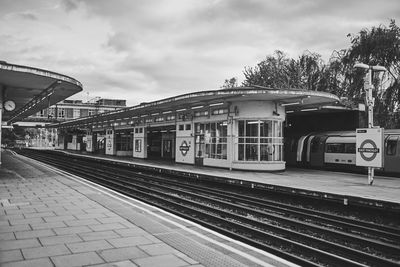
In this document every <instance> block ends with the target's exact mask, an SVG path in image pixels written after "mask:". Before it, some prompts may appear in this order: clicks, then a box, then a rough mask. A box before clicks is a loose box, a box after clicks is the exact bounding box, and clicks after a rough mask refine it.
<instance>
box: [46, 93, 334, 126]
mask: <svg viewBox="0 0 400 267" xmlns="http://www.w3.org/2000/svg"><path fill="white" fill-rule="evenodd" d="M254 100H258V101H260V100H261V101H274V102H276V103H279V104H281V105H282V106H288V107H287V109H288V108H289V107H290V108H292V109H293V106H296V108H318V107H320V106H321V105H326V104H332V103H336V102H339V101H340V99H339V98H338V97H337V96H335V95H333V94H330V93H325V92H317V91H308V90H298V89H271V88H265V87H259V86H252V87H237V88H229V89H221V90H210V91H200V92H195V93H188V94H183V95H179V96H175V97H170V98H166V99H162V100H158V101H153V102H148V103H141V104H140V105H137V106H133V107H128V108H124V109H120V110H117V111H112V112H107V113H101V114H98V115H94V116H90V117H84V118H79V119H76V120H71V121H66V122H62V123H60V124H57V125H52V126H53V127H61V128H73V127H80V126H89V125H91V124H94V123H99V122H111V121H116V120H118V121H121V120H123V121H126V122H127V124H133V123H134V122H133V120H132V118H139V117H145V116H156V115H160V114H163V113H164V114H169V113H173V112H181V111H184V112H187V111H190V110H193V109H196V110H197V109H198V108H201V107H204V108H207V107H209V106H215V105H219V104H223V103H224V104H227V103H229V102H237V101H254ZM155 113H157V114H155Z"/></svg>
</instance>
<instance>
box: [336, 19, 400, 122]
mask: <svg viewBox="0 0 400 267" xmlns="http://www.w3.org/2000/svg"><path fill="white" fill-rule="evenodd" d="M348 36H349V37H350V40H351V47H350V48H349V49H347V50H346V52H345V54H344V56H343V57H342V63H343V65H344V75H345V79H344V85H346V86H348V89H347V91H346V92H345V94H346V95H347V96H348V97H349V98H354V99H362V98H363V97H365V92H364V90H363V84H364V82H363V77H364V71H363V70H357V71H356V70H354V68H353V66H354V64H355V63H357V62H362V63H365V64H368V65H380V66H384V67H385V68H386V69H387V70H388V71H387V72H386V73H382V74H375V75H374V78H373V83H374V85H375V88H378V90H375V92H374V96H375V108H374V111H375V120H376V121H377V124H379V125H380V126H382V127H385V128H398V127H400V119H399V101H400V83H399V75H400V61H399V60H400V28H399V27H398V26H397V25H396V23H395V20H391V21H390V24H389V27H386V26H383V25H380V26H379V27H372V28H371V29H370V30H368V29H363V30H361V31H360V32H359V33H358V34H357V35H355V36H353V35H348Z"/></svg>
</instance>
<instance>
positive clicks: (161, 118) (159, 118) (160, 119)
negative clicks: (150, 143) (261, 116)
mask: <svg viewBox="0 0 400 267" xmlns="http://www.w3.org/2000/svg"><path fill="white" fill-rule="evenodd" d="M155 121H156V122H161V121H164V117H157V118H156V119H155Z"/></svg>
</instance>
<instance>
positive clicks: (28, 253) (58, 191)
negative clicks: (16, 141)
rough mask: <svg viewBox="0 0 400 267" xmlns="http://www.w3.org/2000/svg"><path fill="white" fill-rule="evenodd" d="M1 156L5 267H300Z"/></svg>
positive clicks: (0, 248) (0, 235) (0, 254)
mask: <svg viewBox="0 0 400 267" xmlns="http://www.w3.org/2000/svg"><path fill="white" fill-rule="evenodd" d="M2 156H3V164H2V166H1V167H0V265H1V266H4V267H9V266H40V267H46V266H56V267H63V266H149V267H150V266H151V267H154V266H163V267H168V266H170V267H178V266H193V267H194V266H196V267H200V266H293V265H291V264H290V263H287V262H285V261H282V260H280V259H279V258H276V257H273V256H272V255H269V254H268V253H265V252H262V251H259V250H257V249H253V248H251V247H249V246H246V245H244V244H241V243H239V242H236V241H233V240H231V239H229V238H226V237H224V236H221V235H219V234H216V233H214V232H212V231H209V230H206V229H204V228H202V227H200V226H197V225H195V224H192V223H190V222H188V221H185V220H182V219H180V218H177V217H176V216H173V215H171V214H167V213H164V212H162V211H160V210H159V209H157V208H154V207H150V206H148V205H146V204H143V203H140V202H138V201H135V200H132V199H129V198H126V197H123V196H121V195H118V194H117V193H115V192H112V191H110V190H107V189H104V188H101V187H99V186H96V185H93V184H91V183H89V182H84V181H83V180H81V179H79V178H77V177H74V176H70V175H66V174H64V173H62V172H59V171H56V170H54V169H49V168H48V167H45V166H44V165H42V164H40V163H37V162H35V161H33V160H30V159H27V158H25V157H21V156H18V155H15V154H13V153H12V152H9V151H8V152H6V151H4V152H3V153H2Z"/></svg>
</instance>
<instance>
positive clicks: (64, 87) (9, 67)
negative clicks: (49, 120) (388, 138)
mask: <svg viewBox="0 0 400 267" xmlns="http://www.w3.org/2000/svg"><path fill="white" fill-rule="evenodd" d="M0 91H1V93H2V96H3V102H5V101H7V100H12V101H14V102H15V104H16V108H15V109H14V110H13V111H6V110H4V112H3V121H5V122H7V123H8V124H10V123H12V122H14V121H16V120H21V119H23V118H25V117H28V116H30V115H32V114H34V113H36V112H39V111H40V110H42V109H45V108H47V107H49V106H51V105H53V104H56V103H57V102H60V101H62V100H64V99H66V98H68V97H69V96H71V95H73V94H76V93H78V92H80V91H82V85H81V83H80V82H78V81H77V80H75V79H73V78H71V77H68V76H65V75H62V74H58V73H55V72H51V71H47V70H42V69H37V68H32V67H26V66H20V65H13V64H9V63H6V62H4V61H0Z"/></svg>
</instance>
